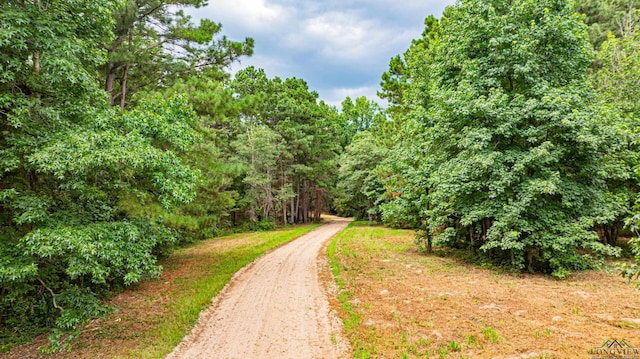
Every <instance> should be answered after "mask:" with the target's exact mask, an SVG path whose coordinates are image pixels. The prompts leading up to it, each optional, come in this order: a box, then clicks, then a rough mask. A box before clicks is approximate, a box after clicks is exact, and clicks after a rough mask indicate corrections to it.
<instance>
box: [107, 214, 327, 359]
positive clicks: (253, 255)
mask: <svg viewBox="0 0 640 359" xmlns="http://www.w3.org/2000/svg"><path fill="white" fill-rule="evenodd" d="M318 226H319V225H311V226H304V227H295V228H291V229H286V230H280V231H273V232H261V233H257V234H255V237H254V238H253V239H252V243H251V244H249V245H244V246H241V247H237V248H234V249H232V250H229V251H225V252H224V253H216V254H212V255H211V258H209V259H210V263H208V264H207V265H206V267H205V268H206V269H205V270H204V271H201V273H200V274H199V275H198V276H197V277H196V278H195V279H193V280H186V281H184V283H181V288H180V291H178V292H176V293H172V295H175V296H172V297H170V298H169V304H168V305H167V307H168V308H169V311H168V312H169V313H170V314H169V315H166V316H162V317H161V318H159V322H158V323H156V325H154V328H153V329H152V330H151V331H150V332H149V333H146V334H145V339H144V340H143V342H142V343H141V345H140V346H139V347H138V348H137V349H136V350H133V351H131V352H130V353H127V355H125V356H119V357H120V358H163V357H164V356H165V355H166V354H168V353H170V352H171V351H172V350H173V348H174V347H175V346H176V345H178V344H179V343H180V341H181V340H182V338H183V337H184V336H185V335H186V334H188V333H189V331H190V330H191V329H192V328H193V326H194V325H195V323H196V321H197V320H198V317H199V315H200V312H201V311H203V310H204V309H206V308H208V307H209V306H210V305H211V298H213V297H215V296H216V295H217V294H218V293H219V292H220V291H221V290H222V288H224V286H225V285H226V284H227V283H228V282H229V281H230V280H231V278H232V277H233V275H234V274H235V273H236V272H237V271H238V270H240V269H241V268H242V267H244V266H246V265H247V264H249V263H251V262H252V261H254V260H255V259H257V258H258V257H260V256H262V255H263V254H265V253H266V252H267V251H268V250H270V249H273V248H275V247H278V246H280V245H282V244H284V243H287V242H289V241H291V240H293V239H295V238H297V237H299V236H301V235H303V234H305V233H306V232H309V231H311V230H312V229H315V228H317V227H318ZM242 236H243V235H235V236H232V237H227V238H234V237H242ZM215 240H216V239H213V241H215ZM205 242H206V241H205ZM205 244H206V243H201V244H197V245H195V246H191V247H190V250H194V249H196V250H197V247H198V246H199V245H205ZM180 253H181V251H178V252H177V253H176V255H180Z"/></svg>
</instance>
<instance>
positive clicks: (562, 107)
mask: <svg viewBox="0 0 640 359" xmlns="http://www.w3.org/2000/svg"><path fill="white" fill-rule="evenodd" d="M581 13H582V14H585V15H581ZM637 16H638V12H637V6H636V4H635V3H634V2H633V1H620V2H608V1H583V2H581V3H579V4H577V7H576V8H573V7H572V5H571V4H570V2H568V1H560V0H557V1H556V0H549V1H529V0H519V1H500V0H496V1H475V0H464V1H459V2H458V3H457V4H456V5H454V6H451V7H448V8H447V9H446V10H445V11H444V13H443V16H442V18H441V19H440V20H437V19H436V18H434V17H433V16H429V17H427V19H426V20H425V30H424V32H423V34H422V37H420V38H418V39H416V40H413V42H412V43H411V46H410V48H409V49H408V50H407V51H406V52H405V53H404V54H403V55H402V56H396V57H393V58H392V59H391V61H390V64H389V70H388V71H387V72H385V73H384V74H383V76H382V83H381V87H382V91H381V92H380V93H379V95H380V96H381V97H382V98H385V99H387V101H388V102H389V107H388V109H387V114H388V116H389V121H388V123H385V124H384V126H382V129H376V130H375V131H368V133H366V134H360V135H359V137H360V138H367V140H365V143H364V144H362V145H365V146H368V148H367V149H366V150H364V151H363V150H360V149H359V147H355V148H354V149H353V150H352V151H347V153H346V155H347V159H345V160H344V161H343V163H344V166H343V169H345V170H346V172H348V173H350V174H352V176H356V175H357V176H358V177H359V178H360V179H359V180H358V181H357V183H360V184H368V185H367V186H362V187H353V186H352V187H351V188H352V191H355V192H353V193H352V194H351V196H353V195H354V193H357V194H358V195H360V196H364V197H365V198H366V199H367V201H368V202H367V203H369V204H373V207H372V208H367V211H368V212H370V213H381V214H382V218H383V220H384V222H385V223H387V224H389V225H393V226H398V227H412V228H415V229H417V230H419V235H418V241H417V243H418V245H419V246H420V248H422V249H424V250H431V248H432V245H433V243H434V242H435V243H437V244H439V245H441V246H448V247H453V248H466V249H469V250H471V251H472V252H474V253H475V254H476V255H477V257H479V258H482V259H483V260H484V261H488V262H490V263H494V264H499V265H505V266H508V267H511V268H515V269H523V268H528V269H529V270H539V271H544V272H549V273H553V274H554V275H555V276H558V277H564V276H566V275H567V274H568V273H569V271H570V270H574V269H584V268H590V267H592V266H593V265H596V264H597V263H598V259H599V258H602V256H603V255H615V254H617V253H619V252H620V251H619V249H617V248H615V247H614V246H615V245H616V244H617V241H618V236H619V234H620V233H621V230H622V228H623V224H624V221H625V219H626V218H629V217H630V215H631V214H632V212H633V211H634V210H633V205H634V203H635V202H636V200H637V194H636V193H637V175H636V173H635V169H636V168H637V166H638V159H637V158H638V157H637V156H638V152H639V151H638V148H637V147H636V146H637V143H638V141H637V133H638V131H637V122H636V121H637V119H638V113H637V109H636V107H637V103H638V101H637V96H636V94H637V91H638V88H639V87H638V76H639V72H638V69H637V68H636V67H637V66H636V65H637V56H634V55H632V54H636V52H637V48H636V46H637V35H635V27H636V26H637V25H636V24H637V20H636V19H637ZM585 22H586V24H585ZM602 31H604V33H605V39H606V32H607V31H610V33H609V35H608V36H609V38H608V39H606V41H604V40H603V39H602V36H601V35H602ZM588 34H589V35H591V36H590V37H588ZM617 35H618V36H622V37H621V38H618V37H616V36H617ZM589 40H591V41H589ZM603 41H604V42H603ZM593 46H596V47H597V48H599V49H600V51H599V52H598V55H597V57H595V58H594V57H593V55H592V54H593V53H594V51H593V49H594V48H593ZM390 138H391V139H392V140H389V139H390ZM354 143H355V144H358V142H357V139H356V140H355V141H354ZM380 151H383V152H380ZM376 153H384V155H381V156H382V158H383V161H379V159H377V158H376V159H373V160H372V159H371V156H373V155H375V154H376ZM356 164H358V166H360V167H354V166H355V165H356ZM364 164H368V165H367V166H364ZM352 168H357V169H358V170H360V169H361V168H362V170H360V171H361V173H360V172H356V171H354V170H352ZM341 171H342V169H341ZM362 171H364V172H362ZM341 173H342V172H341ZM352 182H353V181H352V180H351V179H350V178H349V176H343V177H342V180H341V182H340V183H339V187H346V186H349V185H350V183H352ZM350 198H355V197H350ZM634 218H635V217H634ZM627 269H628V271H629V273H635V272H633V270H632V268H631V267H627Z"/></svg>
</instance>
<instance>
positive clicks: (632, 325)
mask: <svg viewBox="0 0 640 359" xmlns="http://www.w3.org/2000/svg"><path fill="white" fill-rule="evenodd" d="M615 326H616V327H618V328H632V329H640V325H638V324H636V323H632V322H617V323H615Z"/></svg>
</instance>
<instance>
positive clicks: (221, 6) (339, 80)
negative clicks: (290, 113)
mask: <svg viewBox="0 0 640 359" xmlns="http://www.w3.org/2000/svg"><path fill="white" fill-rule="evenodd" d="M453 2H454V0H422V1H418V0H404V1H403V0H325V1H312V0H209V5H208V6H207V7H204V8H200V9H192V10H189V11H188V13H189V14H191V15H192V17H193V19H194V20H196V21H197V20H198V19H201V18H207V19H210V20H213V21H215V22H219V23H222V26H223V28H222V34H224V35H226V36H227V37H228V38H229V39H231V40H235V41H240V40H243V39H244V38H246V37H252V38H253V39H254V40H255V48H254V55H253V56H252V57H248V58H247V57H244V58H242V60H241V62H240V63H239V64H234V66H233V68H232V69H231V71H232V73H233V72H235V71H237V70H238V69H241V68H244V67H246V66H251V65H252V66H255V67H258V68H262V69H264V70H265V71H266V73H267V75H268V76H269V77H270V78H273V77H276V76H278V77H280V78H283V79H285V78H289V77H296V78H302V79H304V80H305V81H307V83H308V84H309V88H310V90H313V91H316V92H318V93H319V95H320V99H322V100H324V101H325V102H327V103H329V104H331V105H335V106H339V105H340V103H341V102H342V101H343V100H344V99H345V98H346V97H347V96H350V97H351V98H352V99H354V98H356V97H359V96H367V98H369V99H371V100H375V101H377V102H379V103H380V104H383V105H384V101H381V100H380V99H379V98H378V97H377V95H376V92H377V91H378V90H379V87H380V77H381V75H382V73H383V72H384V71H386V70H387V68H388V65H389V59H390V58H391V57H392V56H395V55H397V54H401V53H403V52H404V51H405V50H406V49H407V48H408V47H409V44H410V43H411V40H412V39H414V38H418V37H420V34H421V33H422V30H423V29H424V19H425V18H426V17H427V16H428V15H430V14H433V15H435V16H436V17H440V15H441V14H442V11H443V10H444V8H445V6H447V5H450V4H453Z"/></svg>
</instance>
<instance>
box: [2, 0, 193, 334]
mask: <svg viewBox="0 0 640 359" xmlns="http://www.w3.org/2000/svg"><path fill="white" fill-rule="evenodd" d="M2 10H3V11H2V12H1V13H0V23H2V27H1V28H0V51H1V52H2V54H3V56H2V57H0V94H1V95H0V130H1V131H2V133H3V135H2V138H0V153H1V154H2V155H1V156H0V166H1V170H0V218H1V219H2V220H1V221H0V233H1V234H0V308H1V311H2V313H3V316H2V318H1V319H0V320H1V321H2V324H3V325H2V327H3V328H15V329H16V330H18V331H20V330H22V331H33V330H34V327H49V326H52V325H55V326H57V327H58V328H59V329H74V328H75V329H76V330H78V325H79V324H81V323H82V322H84V321H85V320H87V319H88V318H90V317H92V316H94V315H96V314H99V313H102V312H104V307H103V306H102V305H101V304H100V299H101V298H103V296H104V295H105V294H106V293H108V292H109V291H110V290H113V289H116V288H118V287H122V286H127V285H130V284H132V283H135V282H138V281H139V280H141V279H142V278H145V277H149V276H154V275H157V274H158V273H159V270H160V268H159V267H158V266H157V265H156V264H155V262H156V258H157V256H158V255H160V254H161V253H162V252H163V250H166V248H168V247H169V246H170V245H171V244H172V242H173V241H174V240H175V236H174V235H173V234H172V233H171V232H170V231H169V230H167V229H166V228H165V227H163V226H161V225H159V224H158V218H157V217H156V216H155V214H154V213H153V211H152V209H153V208H162V207H164V208H170V207H171V206H174V205H176V204H179V203H184V202H188V201H190V200H192V199H193V197H194V187H195V183H196V178H197V176H198V173H197V172H196V171H193V170H191V169H190V168H189V167H187V166H186V165H185V164H184V163H183V162H182V161H181V160H180V158H179V154H180V153H182V152H185V151H187V150H188V149H189V148H190V147H191V146H192V145H193V144H194V143H195V142H196V141H197V140H198V136H197V135H196V134H194V133H193V131H192V128H191V126H192V123H193V121H194V120H195V117H194V114H193V112H192V111H191V110H190V109H189V107H188V106H187V104H186V103H185V102H184V100H182V99H179V98H177V99H175V100H172V101H163V102H157V103H153V104H149V103H147V104H144V103H143V104H142V105H141V106H139V107H137V108H134V109H132V110H131V111H125V112H118V113H116V112H114V111H113V110H111V109H109V106H108V104H109V103H108V101H107V98H106V96H105V94H104V92H103V90H102V89H101V88H100V86H99V84H98V83H97V82H96V81H95V76H94V75H95V74H96V71H97V69H98V68H99V67H100V66H101V65H102V64H103V63H104V62H105V61H106V56H105V55H106V54H105V53H104V51H102V50H101V44H102V43H103V42H104V40H105V38H108V37H109V36H110V32H111V28H112V26H113V19H112V18H111V17H110V3H109V2H107V1H75V2H58V1H44V0H43V1H33V2H22V1H20V2H13V1H9V2H4V4H3V9H2Z"/></svg>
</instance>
